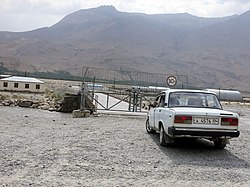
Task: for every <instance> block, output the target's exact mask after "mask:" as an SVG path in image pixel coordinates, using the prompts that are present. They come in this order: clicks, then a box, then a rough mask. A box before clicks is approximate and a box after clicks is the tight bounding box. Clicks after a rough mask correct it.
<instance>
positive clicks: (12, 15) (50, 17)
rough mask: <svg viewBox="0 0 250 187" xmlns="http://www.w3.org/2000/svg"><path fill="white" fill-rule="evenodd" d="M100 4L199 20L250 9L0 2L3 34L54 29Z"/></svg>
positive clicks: (134, 2)
mask: <svg viewBox="0 0 250 187" xmlns="http://www.w3.org/2000/svg"><path fill="white" fill-rule="evenodd" d="M101 5H113V6H115V7H116V9H117V10H118V11H124V12H143V13H147V14H159V13H183V12H187V13H189V14H192V15H196V16H200V17H223V16H229V15H233V14H242V13H244V12H246V11H247V10H250V0H1V2H0V31H27V30H33V29H36V28H41V27H47V26H51V25H53V24H55V23H57V22H58V21H59V20H61V19H62V18H63V17H64V16H66V15H67V14H69V13H72V12H75V11H77V10H80V9H87V8H93V7H98V6H101Z"/></svg>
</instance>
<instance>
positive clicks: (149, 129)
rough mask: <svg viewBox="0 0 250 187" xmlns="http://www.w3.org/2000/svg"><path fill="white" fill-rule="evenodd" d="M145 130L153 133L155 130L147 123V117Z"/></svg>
mask: <svg viewBox="0 0 250 187" xmlns="http://www.w3.org/2000/svg"><path fill="white" fill-rule="evenodd" d="M146 131H147V132H148V133H149V134H154V133H156V131H155V130H153V129H152V128H151V127H150V125H149V119H147V121H146Z"/></svg>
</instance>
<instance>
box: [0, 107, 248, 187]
mask: <svg viewBox="0 0 250 187" xmlns="http://www.w3.org/2000/svg"><path fill="white" fill-rule="evenodd" d="M0 119H1V122H0V166H1V167H0V186H6V187H7V186H13V187H14V186H15V187H16V186H51V187H52V186H79V187H80V186H227V187H228V186H249V185H250V167H249V166H250V154H249V153H250V133H249V131H250V129H249V125H250V112H248V113H247V110H246V113H245V115H244V116H243V117H242V118H241V126H240V130H241V136H240V137H239V138H238V139H233V140H232V141H231V144H230V145H228V146H227V147H226V148H225V149H224V150H216V149H214V147H213V144H212V143H209V142H206V141H197V142H192V141H185V142H180V143H177V144H176V146H175V147H174V148H165V147H164V148H163V147H161V146H160V145H159V136H158V134H155V135H149V134H147V133H146V131H145V128H144V122H145V119H144V117H128V116H107V115H103V116H99V117H89V118H84V119H80V118H72V116H71V115H70V114H61V113H57V112H49V111H45V110H32V109H27V108H19V107H3V106H0Z"/></svg>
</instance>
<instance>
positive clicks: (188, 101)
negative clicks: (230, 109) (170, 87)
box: [168, 92, 222, 109]
mask: <svg viewBox="0 0 250 187" xmlns="http://www.w3.org/2000/svg"><path fill="white" fill-rule="evenodd" d="M168 103H169V104H168V106H169V107H202V108H217V109H222V107H221V105H220V102H219V100H218V98H217V96H216V95H215V94H213V93H202V92H201V93H199V92H173V93H170V95H169V101H168Z"/></svg>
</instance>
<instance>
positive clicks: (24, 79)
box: [1, 76, 44, 84]
mask: <svg viewBox="0 0 250 187" xmlns="http://www.w3.org/2000/svg"><path fill="white" fill-rule="evenodd" d="M1 80H3V81H11V82H28V83H40V84H43V83H44V82H43V81H40V80H38V79H36V78H32V77H19V76H12V77H7V78H3V79H1Z"/></svg>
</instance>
